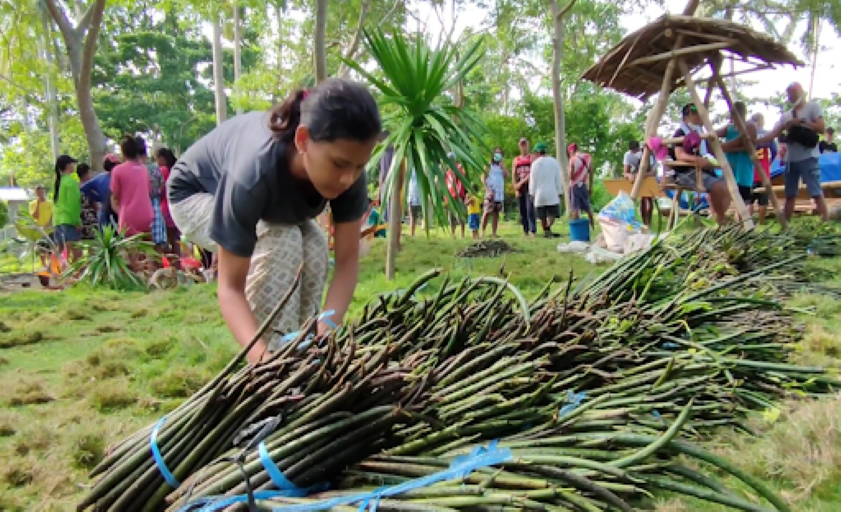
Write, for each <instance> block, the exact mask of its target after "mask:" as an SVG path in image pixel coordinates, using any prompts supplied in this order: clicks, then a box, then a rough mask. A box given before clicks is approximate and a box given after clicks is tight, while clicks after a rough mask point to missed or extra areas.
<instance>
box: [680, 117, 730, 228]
mask: <svg viewBox="0 0 841 512" xmlns="http://www.w3.org/2000/svg"><path fill="white" fill-rule="evenodd" d="M681 114H682V119H681V123H680V126H679V127H678V129H677V130H676V131H675V133H674V137H675V138H678V137H682V138H685V140H684V142H683V143H681V144H672V145H671V146H670V147H669V156H670V157H671V158H672V160H676V161H679V162H688V163H691V164H693V166H692V167H689V166H682V167H674V168H673V169H672V171H674V181H675V183H677V184H678V185H680V186H682V187H684V188H687V189H690V190H694V189H695V187H696V179H695V167H699V168H701V170H702V174H701V177H702V180H703V186H704V190H705V191H706V193H707V194H709V196H710V207H711V208H712V211H713V215H714V216H715V220H716V222H717V223H719V224H723V223H725V222H726V221H727V216H726V213H727V208H729V207H730V191H729V190H728V189H727V184H726V183H725V182H724V178H721V177H719V176H716V175H715V171H714V168H715V162H713V161H711V160H710V159H709V158H708V155H710V151H709V149H708V148H707V141H706V140H704V139H701V138H700V136H701V135H704V128H703V126H702V125H701V123H702V121H701V115H700V114H699V113H698V108H697V107H696V106H695V104H694V103H688V104H686V105H684V106H683V109H682V110H681ZM693 133H694V134H695V135H694V136H692V134H693Z"/></svg>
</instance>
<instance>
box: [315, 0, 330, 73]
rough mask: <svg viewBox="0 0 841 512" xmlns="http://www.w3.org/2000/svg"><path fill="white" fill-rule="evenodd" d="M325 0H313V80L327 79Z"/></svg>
mask: <svg viewBox="0 0 841 512" xmlns="http://www.w3.org/2000/svg"><path fill="white" fill-rule="evenodd" d="M326 37H327V0H315V33H314V36H313V50H314V51H313V58H314V59H315V62H314V65H315V82H316V83H321V82H323V81H324V80H327V43H326V41H325V38H326Z"/></svg>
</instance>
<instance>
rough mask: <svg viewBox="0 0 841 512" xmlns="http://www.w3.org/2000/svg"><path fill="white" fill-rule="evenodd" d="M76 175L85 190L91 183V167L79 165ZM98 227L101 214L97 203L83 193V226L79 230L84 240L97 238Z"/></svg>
mask: <svg viewBox="0 0 841 512" xmlns="http://www.w3.org/2000/svg"><path fill="white" fill-rule="evenodd" d="M76 175H77V176H78V177H79V183H80V186H81V188H84V187H85V185H86V184H87V183H89V182H90V181H91V166H90V165H88V164H79V165H77V166H76ZM98 225H99V213H98V210H97V207H96V203H95V202H94V201H92V200H91V199H90V198H89V197H88V195H87V194H85V193H82V226H81V228H80V229H79V234H80V235H81V238H82V240H93V239H94V238H96V231H97V227H98Z"/></svg>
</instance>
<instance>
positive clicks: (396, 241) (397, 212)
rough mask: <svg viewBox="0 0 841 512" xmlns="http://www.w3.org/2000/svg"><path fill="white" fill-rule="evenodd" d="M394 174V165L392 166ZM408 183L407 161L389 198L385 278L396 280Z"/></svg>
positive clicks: (404, 161)
mask: <svg viewBox="0 0 841 512" xmlns="http://www.w3.org/2000/svg"><path fill="white" fill-rule="evenodd" d="M391 168H392V172H394V170H393V169H394V164H393V163H392V165H391ZM405 181H406V160H405V159H403V161H402V162H400V170H399V171H398V174H397V177H396V178H395V179H394V181H393V182H392V185H391V194H390V196H391V197H389V198H388V247H387V249H386V255H385V277H386V279H388V280H389V281H391V280H393V279H394V271H395V266H394V264H395V261H396V260H397V253H398V252H400V235H401V234H402V232H403V197H402V192H403V184H404V183H405Z"/></svg>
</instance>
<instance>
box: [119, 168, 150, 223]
mask: <svg viewBox="0 0 841 512" xmlns="http://www.w3.org/2000/svg"><path fill="white" fill-rule="evenodd" d="M151 186H152V178H151V177H150V176H149V171H148V170H147V169H146V166H145V165H143V164H141V163H139V162H124V163H121V164H120V165H118V166H117V167H114V170H112V171H111V193H112V194H114V195H116V196H117V202H118V203H119V208H120V211H119V212H118V213H119V218H120V226H119V227H120V230H123V229H125V230H126V234H127V235H129V236H132V235H136V234H139V233H149V232H150V230H151V228H152V220H153V219H154V218H155V213H154V212H153V211H152V201H151V199H150V198H149V189H150V188H151Z"/></svg>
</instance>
